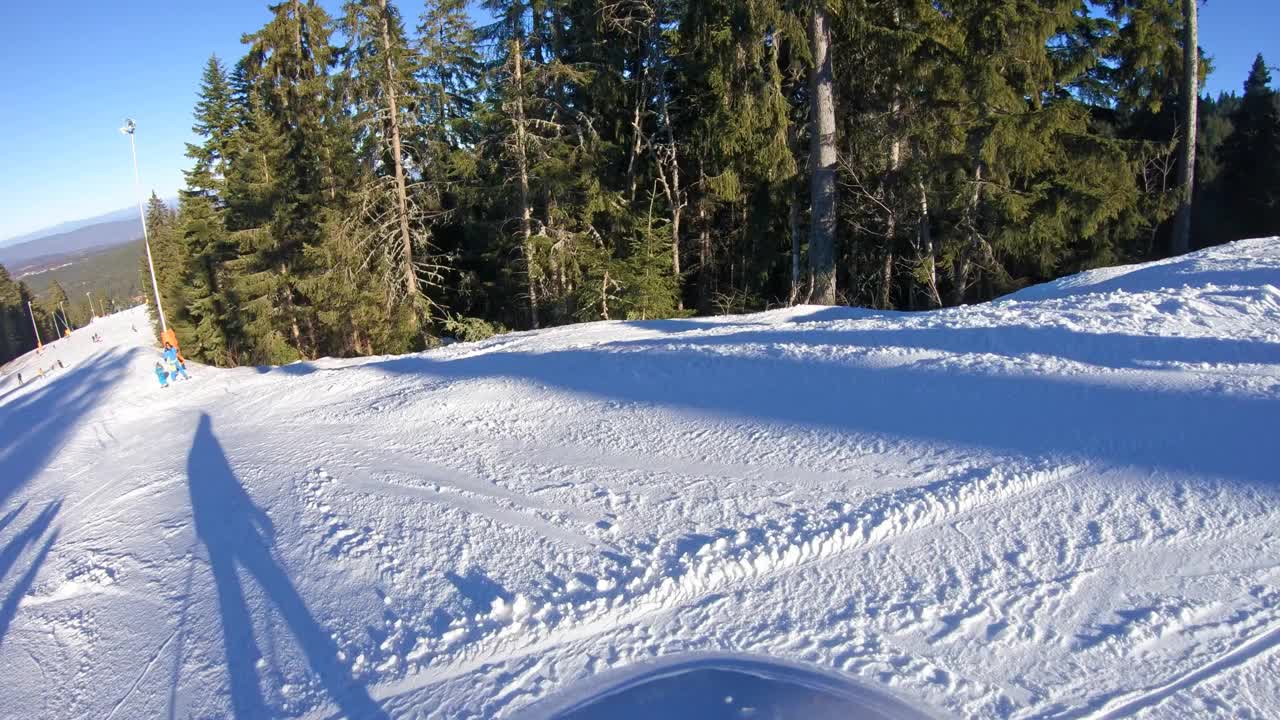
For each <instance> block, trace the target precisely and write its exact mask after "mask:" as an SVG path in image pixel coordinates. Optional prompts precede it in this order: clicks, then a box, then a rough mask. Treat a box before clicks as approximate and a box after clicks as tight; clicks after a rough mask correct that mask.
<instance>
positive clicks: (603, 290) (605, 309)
mask: <svg viewBox="0 0 1280 720" xmlns="http://www.w3.org/2000/svg"><path fill="white" fill-rule="evenodd" d="M600 317H601V318H603V319H605V320H608V319H609V268H607V267H606V268H605V269H604V279H603V280H601V281H600Z"/></svg>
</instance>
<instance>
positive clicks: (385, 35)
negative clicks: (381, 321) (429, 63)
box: [378, 0, 418, 298]
mask: <svg viewBox="0 0 1280 720" xmlns="http://www.w3.org/2000/svg"><path fill="white" fill-rule="evenodd" d="M378 5H379V7H380V9H381V10H382V56H383V58H385V60H386V65H387V88H386V96H387V111H388V112H389V113H390V114H391V120H390V122H391V157H392V163H393V164H394V165H395V173H396V199H397V200H398V201H399V204H400V217H399V220H400V251H401V253H402V254H403V256H404V257H403V259H402V262H404V288H405V292H407V293H409V297H410V298H414V297H417V295H418V273H417V270H416V269H415V268H414V264H413V238H412V236H411V235H410V234H409V194H408V190H407V188H406V186H405V179H404V161H403V157H404V156H403V155H402V154H401V149H400V114H399V113H398V112H397V111H396V91H397V88H396V68H395V63H394V62H393V61H392V59H391V21H390V19H389V18H388V10H387V0H378Z"/></svg>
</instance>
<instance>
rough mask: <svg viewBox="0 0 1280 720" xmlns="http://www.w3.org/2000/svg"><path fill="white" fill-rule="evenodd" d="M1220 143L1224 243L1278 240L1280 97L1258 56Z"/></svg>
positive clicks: (1279, 208)
mask: <svg viewBox="0 0 1280 720" xmlns="http://www.w3.org/2000/svg"><path fill="white" fill-rule="evenodd" d="M1231 126H1232V128H1233V130H1232V132H1231V134H1230V135H1229V136H1228V137H1227V139H1226V140H1225V141H1224V142H1223V143H1222V147H1221V149H1220V150H1219V153H1218V159H1219V161H1220V162H1221V163H1222V172H1221V176H1220V178H1219V184H1220V191H1221V193H1222V196H1223V198H1224V202H1225V205H1226V207H1227V208H1229V210H1230V216H1231V217H1232V224H1233V225H1234V227H1231V228H1229V230H1228V234H1227V235H1226V237H1224V238H1223V239H1224V240H1225V239H1236V238H1241V237H1262V236H1266V235H1274V234H1280V95H1278V94H1277V93H1276V91H1275V90H1273V89H1272V88H1271V73H1270V72H1269V71H1268V70H1267V65H1266V62H1265V61H1264V60H1263V58H1262V55H1261V54H1259V55H1258V56H1257V58H1255V59H1254V61H1253V67H1252V68H1251V69H1250V71H1249V78H1248V79H1247V80H1246V81H1245V83H1244V97H1243V98H1241V101H1240V106H1239V108H1238V109H1236V111H1235V112H1234V113H1232V115H1231Z"/></svg>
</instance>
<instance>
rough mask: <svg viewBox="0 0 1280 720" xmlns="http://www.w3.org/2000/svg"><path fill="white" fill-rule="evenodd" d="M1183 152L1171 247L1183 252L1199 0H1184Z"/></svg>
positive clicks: (1192, 172) (1190, 196)
mask: <svg viewBox="0 0 1280 720" xmlns="http://www.w3.org/2000/svg"><path fill="white" fill-rule="evenodd" d="M1182 22H1183V37H1182V65H1183V77H1182V105H1183V108H1182V148H1181V150H1182V152H1181V153H1180V154H1179V155H1178V214H1177V217H1176V218H1175V220H1174V224H1173V244H1172V246H1171V247H1170V250H1171V251H1172V253H1173V254H1174V255H1181V254H1183V253H1185V252H1187V251H1188V250H1190V249H1191V203H1192V202H1193V200H1194V199H1195V176H1196V115H1197V111H1198V110H1199V108H1198V107H1197V106H1198V105H1199V100H1200V97H1199V95H1200V94H1199V91H1198V88H1197V84H1198V82H1199V80H1200V68H1199V61H1200V50H1199V40H1198V35H1199V33H1198V29H1197V27H1196V0H1182Z"/></svg>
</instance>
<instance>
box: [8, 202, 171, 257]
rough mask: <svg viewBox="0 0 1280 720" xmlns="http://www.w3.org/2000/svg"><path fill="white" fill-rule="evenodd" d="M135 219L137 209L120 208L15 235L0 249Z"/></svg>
mask: <svg viewBox="0 0 1280 720" xmlns="http://www.w3.org/2000/svg"><path fill="white" fill-rule="evenodd" d="M165 202H166V203H171V204H172V203H173V202H176V201H170V200H166V201H165ZM137 217H138V208H137V207H136V206H134V207H127V208H121V209H119V210H112V211H111V212H109V213H103V214H101V215H94V216H93V217H88V218H83V219H80V220H68V221H67V222H63V223H58V224H57V225H53V226H51V227H47V228H40V229H39V230H33V231H32V232H29V233H25V234H23V235H16V236H14V237H11V238H5V239H3V240H0V248H6V247H9V246H11V245H21V244H22V243H26V242H30V241H32V240H39V239H40V238H46V237H50V236H53V235H63V234H66V233H69V232H71V231H72V230H79V229H80V228H82V227H88V226H90V225H100V224H102V223H109V222H116V221H118V220H129V219H131V218H137Z"/></svg>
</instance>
